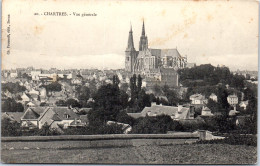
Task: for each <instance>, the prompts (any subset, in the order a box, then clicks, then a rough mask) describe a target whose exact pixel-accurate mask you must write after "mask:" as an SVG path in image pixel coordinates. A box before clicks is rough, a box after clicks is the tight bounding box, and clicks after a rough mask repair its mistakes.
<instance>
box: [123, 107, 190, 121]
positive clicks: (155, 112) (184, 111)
mask: <svg viewBox="0 0 260 166" xmlns="http://www.w3.org/2000/svg"><path fill="white" fill-rule="evenodd" d="M127 114H128V115H129V116H131V117H133V118H139V117H145V116H151V117H153V116H159V115H169V116H170V117H171V118H172V119H173V120H181V119H182V120H188V119H194V109H193V107H183V106H182V105H179V106H177V107H174V106H164V105H156V104H153V105H152V106H151V107H145V108H144V109H143V110H142V112H140V113H127Z"/></svg>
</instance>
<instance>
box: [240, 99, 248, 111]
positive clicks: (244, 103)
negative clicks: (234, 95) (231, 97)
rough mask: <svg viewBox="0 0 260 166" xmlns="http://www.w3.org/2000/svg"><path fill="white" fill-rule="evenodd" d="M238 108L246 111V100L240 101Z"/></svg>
mask: <svg viewBox="0 0 260 166" xmlns="http://www.w3.org/2000/svg"><path fill="white" fill-rule="evenodd" d="M239 106H240V107H242V108H244V110H245V109H246V107H247V106H248V100H247V101H241V102H240V104H239Z"/></svg>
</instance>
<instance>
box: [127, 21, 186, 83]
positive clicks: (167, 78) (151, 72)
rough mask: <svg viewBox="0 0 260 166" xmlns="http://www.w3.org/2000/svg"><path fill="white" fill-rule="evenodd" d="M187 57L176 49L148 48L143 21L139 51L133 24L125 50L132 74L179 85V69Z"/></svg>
mask: <svg viewBox="0 0 260 166" xmlns="http://www.w3.org/2000/svg"><path fill="white" fill-rule="evenodd" d="M186 65H187V57H186V56H185V57H184V56H181V55H180V53H179V51H178V50H177V48H175V49H153V48H148V38H147V36H146V34H145V26H144V22H143V27H142V33H141V37H140V42H139V51H137V50H135V47H134V41H133V31H132V26H131V28H130V31H129V36H128V43H127V48H126V50H125V70H126V71H127V72H130V73H132V74H140V75H142V76H143V77H145V78H146V79H147V80H149V82H150V83H151V82H153V83H155V82H157V83H159V84H161V85H162V84H163V85H164V84H167V85H169V86H171V87H174V86H179V84H178V79H179V78H178V73H177V70H178V69H180V68H185V67H186Z"/></svg>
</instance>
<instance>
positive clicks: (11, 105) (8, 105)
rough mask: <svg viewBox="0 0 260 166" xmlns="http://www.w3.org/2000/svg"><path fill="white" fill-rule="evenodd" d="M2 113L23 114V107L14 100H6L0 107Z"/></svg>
mask: <svg viewBox="0 0 260 166" xmlns="http://www.w3.org/2000/svg"><path fill="white" fill-rule="evenodd" d="M1 108H2V112H23V111H24V107H23V105H22V104H21V103H17V102H16V101H15V100H14V99H11V98H8V99H7V100H5V101H4V102H3V104H2V106H1Z"/></svg>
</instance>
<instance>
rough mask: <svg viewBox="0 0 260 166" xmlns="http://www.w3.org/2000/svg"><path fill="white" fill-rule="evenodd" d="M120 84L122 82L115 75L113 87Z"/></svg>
mask: <svg viewBox="0 0 260 166" xmlns="http://www.w3.org/2000/svg"><path fill="white" fill-rule="evenodd" d="M119 83H120V80H119V78H118V76H117V75H113V85H114V86H118V85H119Z"/></svg>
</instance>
